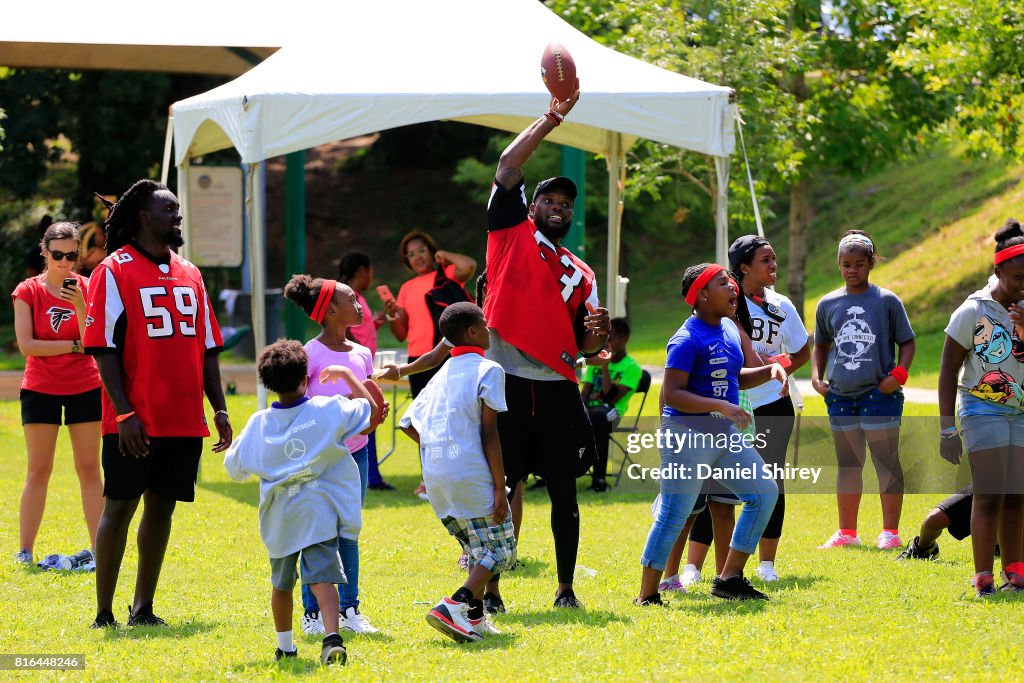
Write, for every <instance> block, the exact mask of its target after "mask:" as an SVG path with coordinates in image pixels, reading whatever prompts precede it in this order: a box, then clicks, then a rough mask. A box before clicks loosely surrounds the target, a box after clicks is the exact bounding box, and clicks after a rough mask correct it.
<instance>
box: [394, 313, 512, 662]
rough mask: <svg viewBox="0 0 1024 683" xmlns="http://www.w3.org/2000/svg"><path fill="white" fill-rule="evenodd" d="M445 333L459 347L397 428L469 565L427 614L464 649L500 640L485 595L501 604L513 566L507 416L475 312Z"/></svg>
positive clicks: (453, 316) (450, 321) (496, 368)
mask: <svg viewBox="0 0 1024 683" xmlns="http://www.w3.org/2000/svg"><path fill="white" fill-rule="evenodd" d="M440 328H441V334H443V335H444V337H445V338H446V339H448V340H451V342H452V343H454V344H455V346H454V348H452V351H451V355H452V358H451V360H450V361H449V362H448V363H446V364H444V365H443V366H441V369H440V370H439V371H438V373H437V374H436V375H435V376H434V377H433V379H431V380H430V383H429V384H427V386H426V387H425V388H424V389H423V391H421V392H420V394H419V396H417V397H416V400H414V401H413V402H412V405H410V406H409V409H408V410H407V411H406V413H405V415H404V416H402V420H401V422H400V423H399V424H400V426H401V427H402V429H403V431H405V433H406V434H408V435H409V437H410V438H412V439H413V441H416V443H418V444H419V448H420V458H421V460H422V463H423V480H424V482H426V485H427V490H428V491H430V505H431V507H433V508H434V513H435V514H436V515H437V516H438V518H439V519H440V520H441V523H442V524H444V526H445V528H446V529H447V530H448V533H449V534H451V535H452V536H454V537H455V538H456V539H457V540H458V541H459V544H460V545H461V546H462V549H463V551H464V552H465V553H466V555H467V556H468V560H469V577H468V578H467V579H466V582H465V583H464V584H463V585H462V587H461V588H459V589H458V590H457V591H455V593H454V594H453V595H452V597H450V598H444V599H442V600H441V601H440V602H439V603H437V605H435V606H434V608H433V609H431V610H430V612H428V613H427V622H428V623H429V624H430V625H431V626H433V627H434V628H436V629H437V630H438V631H440V632H441V633H443V634H445V635H446V636H448V637H450V638H452V639H453V640H455V641H456V642H460V643H467V642H472V641H475V640H480V639H481V637H483V636H484V635H488V634H497V633H500V632H499V631H498V630H497V628H495V627H494V625H493V624H492V623H491V622H490V619H489V618H488V616H487V612H485V610H484V603H483V596H484V590H485V588H486V589H487V590H488V591H489V592H490V593H493V594H494V595H495V597H497V598H498V601H500V600H501V597H500V594H499V593H498V592H497V591H498V588H497V583H494V582H492V579H493V578H494V577H495V576H496V575H498V574H500V573H501V572H503V571H506V570H508V569H509V568H510V567H511V566H512V564H513V563H514V562H515V560H516V538H515V533H514V530H513V527H512V519H511V513H510V510H509V504H508V497H507V493H506V490H505V470H504V466H503V464H502V459H501V441H500V440H499V438H498V413H499V412H502V411H504V410H506V406H505V373H504V371H503V370H502V369H501V366H500V365H498V364H497V363H495V362H493V361H490V360H487V359H486V358H484V351H485V350H486V349H487V348H488V346H489V344H490V342H489V339H490V338H489V334H488V331H487V324H486V323H485V322H484V314H483V311H481V310H480V308H479V307H478V306H476V305H475V304H472V303H469V302H460V303H456V304H452V305H451V306H449V307H448V308H446V309H445V310H444V312H443V313H442V314H441V319H440ZM488 582H492V583H491V584H490V586H488Z"/></svg>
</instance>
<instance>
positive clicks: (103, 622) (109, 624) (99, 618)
mask: <svg viewBox="0 0 1024 683" xmlns="http://www.w3.org/2000/svg"><path fill="white" fill-rule="evenodd" d="M129 611H131V610H129ZM120 626H121V624H119V623H117V620H116V619H114V613H113V612H111V611H110V610H108V609H105V610H103V611H102V612H97V613H96V620H95V621H93V622H92V626H90V627H89V628H120Z"/></svg>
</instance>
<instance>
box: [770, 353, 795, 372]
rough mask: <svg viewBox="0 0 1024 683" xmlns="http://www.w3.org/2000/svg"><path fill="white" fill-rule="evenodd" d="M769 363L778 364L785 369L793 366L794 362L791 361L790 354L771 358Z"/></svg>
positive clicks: (781, 354)
mask: <svg viewBox="0 0 1024 683" xmlns="http://www.w3.org/2000/svg"><path fill="white" fill-rule="evenodd" d="M768 361H769V362H770V363H778V364H779V365H781V366H782V367H784V368H788V367H789V366H791V365H793V361H792V360H790V358H789V354H788V353H780V354H779V355H777V356H772V357H771V358H769V359H768Z"/></svg>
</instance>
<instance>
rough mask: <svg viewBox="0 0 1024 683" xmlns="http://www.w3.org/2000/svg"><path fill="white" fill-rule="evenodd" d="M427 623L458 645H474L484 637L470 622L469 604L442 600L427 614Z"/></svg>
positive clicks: (446, 599)
mask: <svg viewBox="0 0 1024 683" xmlns="http://www.w3.org/2000/svg"><path fill="white" fill-rule="evenodd" d="M427 623H428V624H430V625H431V626H433V627H434V628H436V629H437V630H438V631H440V632H441V633H443V634H445V635H446V636H448V637H449V638H451V639H452V640H454V641H455V642H457V643H472V642H475V641H478V640H480V639H481V638H482V636H481V635H480V634H479V633H477V632H476V630H475V629H474V628H473V624H471V623H470V621H469V604H468V603H465V602H456V601H454V600H452V599H451V598H442V600H441V602H439V603H437V604H436V605H434V608H433V609H432V610H430V611H429V612H427Z"/></svg>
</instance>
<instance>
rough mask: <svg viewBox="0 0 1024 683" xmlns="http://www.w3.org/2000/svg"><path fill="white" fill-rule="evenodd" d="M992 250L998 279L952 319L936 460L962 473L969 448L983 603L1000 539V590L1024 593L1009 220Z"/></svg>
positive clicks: (1021, 451) (1016, 247)
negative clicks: (960, 466) (956, 408)
mask: <svg viewBox="0 0 1024 683" xmlns="http://www.w3.org/2000/svg"><path fill="white" fill-rule="evenodd" d="M995 242H996V254H995V258H994V264H995V276H994V278H993V279H991V280H989V284H988V285H987V286H985V287H983V288H982V289H980V290H978V291H977V292H975V293H974V294H971V295H970V296H969V297H967V300H966V301H965V302H964V303H962V304H961V305H960V307H959V308H957V309H956V311H954V312H953V315H952V317H951V318H950V319H949V325H948V326H946V343H945V345H944V346H943V348H942V363H941V366H940V369H939V415H941V416H942V417H941V418H940V419H941V421H942V429H941V431H940V432H939V436H940V440H939V452H940V453H941V455H942V457H943V458H944V459H946V460H948V461H949V462H951V463H953V464H954V465H957V464H959V463H960V459H961V455H962V453H963V450H964V449H965V448H966V450H967V459H968V462H970V465H971V477H972V479H973V483H974V502H973V504H972V507H971V545H972V547H973V550H974V571H975V575H974V579H973V581H972V583H973V585H974V588H975V590H976V591H977V594H978V596H979V597H983V596H986V595H991V594H993V593H994V592H995V582H994V580H993V576H992V568H993V562H994V561H993V559H992V556H993V553H994V551H995V544H996V536H997V534H998V537H999V545H1000V549H1001V556H1002V562H1003V572H1004V574H1005V583H1004V584H1003V587H1002V589H1003V590H1014V591H1017V590H1024V548H1022V547H1021V537H1022V536H1021V534H1022V531H1024V528H1022V527H1024V495H1022V493H1024V486H1022V485H1024V392H1022V390H1021V382H1022V381H1024V341H1022V336H1024V335H1022V332H1024V324H1022V323H1024V314H1022V311H1021V308H1020V307H1019V304H1018V302H1019V301H1020V300H1021V299H1024V229H1022V228H1021V224H1020V223H1019V222H1017V221H1016V220H1014V219H1012V218H1011V219H1009V220H1007V221H1006V224H1005V225H1003V227H1002V228H1000V229H999V231H998V232H996V234H995ZM961 369H962V370H963V374H962V376H961V375H960V371H961ZM958 377H959V380H958ZM958 389H959V391H958ZM957 393H959V396H960V409H959V412H958V415H959V417H960V431H959V432H958V431H957V428H956V423H955V420H954V418H953V414H954V413H953V407H954V402H955V400H956V396H957ZM961 435H962V436H963V441H961ZM924 550H927V549H924Z"/></svg>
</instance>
